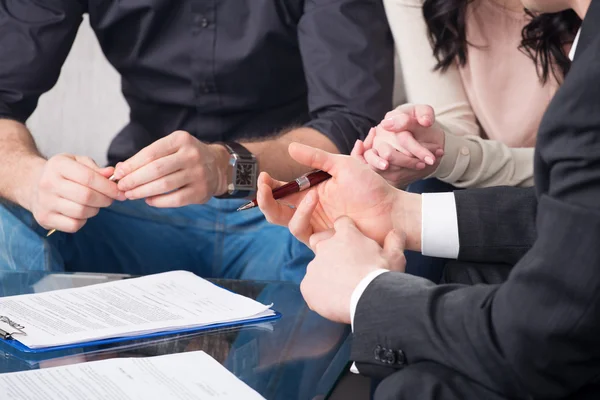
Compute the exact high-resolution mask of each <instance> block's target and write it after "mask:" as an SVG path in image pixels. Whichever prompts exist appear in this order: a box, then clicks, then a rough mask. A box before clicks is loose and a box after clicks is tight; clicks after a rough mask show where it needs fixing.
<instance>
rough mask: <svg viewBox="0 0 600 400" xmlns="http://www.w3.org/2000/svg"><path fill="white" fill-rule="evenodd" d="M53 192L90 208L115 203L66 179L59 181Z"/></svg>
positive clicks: (109, 198)
mask: <svg viewBox="0 0 600 400" xmlns="http://www.w3.org/2000/svg"><path fill="white" fill-rule="evenodd" d="M53 192H54V194H56V195H58V196H59V197H61V198H63V199H66V200H70V201H72V202H75V203H77V204H81V205H83V206H88V207H94V208H103V207H108V206H110V205H111V204H112V202H113V199H112V198H111V197H108V196H105V195H104V194H102V193H99V192H96V191H95V190H93V189H90V188H89V187H86V186H83V185H80V184H78V183H75V182H73V181H69V180H66V179H63V180H61V181H59V182H58V183H57V184H56V186H55V189H54V190H53Z"/></svg>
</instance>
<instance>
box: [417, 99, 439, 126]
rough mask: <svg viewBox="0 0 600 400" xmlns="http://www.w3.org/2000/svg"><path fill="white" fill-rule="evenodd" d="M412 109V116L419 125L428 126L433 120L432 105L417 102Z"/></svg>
mask: <svg viewBox="0 0 600 400" xmlns="http://www.w3.org/2000/svg"><path fill="white" fill-rule="evenodd" d="M413 110H414V114H413V116H414V117H415V118H417V120H418V121H419V123H420V124H421V126H424V127H426V128H428V127H430V126H431V125H433V123H434V122H435V111H434V110H433V107H431V106H429V105H426V104H418V105H416V106H415V107H414V109H413Z"/></svg>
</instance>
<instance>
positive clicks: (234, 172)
mask: <svg viewBox="0 0 600 400" xmlns="http://www.w3.org/2000/svg"><path fill="white" fill-rule="evenodd" d="M216 144H220V145H222V146H224V147H225V148H226V149H227V151H228V152H229V155H230V158H229V166H228V169H229V171H228V172H229V179H230V181H229V182H228V185H227V192H226V193H224V194H222V195H220V196H215V197H216V198H218V199H231V198H246V197H250V196H251V195H252V194H254V193H256V187H257V183H256V182H257V180H258V163H257V161H256V157H255V156H254V154H252V153H251V152H250V151H249V150H248V149H247V148H246V147H244V146H242V145H241V144H239V143H236V142H218V143H216Z"/></svg>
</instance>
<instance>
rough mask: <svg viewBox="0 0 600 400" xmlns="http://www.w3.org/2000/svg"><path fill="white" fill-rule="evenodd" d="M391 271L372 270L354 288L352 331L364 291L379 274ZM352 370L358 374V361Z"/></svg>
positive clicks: (351, 309)
mask: <svg viewBox="0 0 600 400" xmlns="http://www.w3.org/2000/svg"><path fill="white" fill-rule="evenodd" d="M386 272H389V271H388V270H387V269H377V270H375V271H372V272H370V273H369V274H368V275H367V276H365V277H364V278H363V279H362V281H360V283H359V284H358V285H357V286H356V288H354V291H353V292H352V296H351V297H350V322H351V323H352V332H354V315H355V314H356V307H358V301H359V300H360V298H361V297H362V295H363V293H364V292H365V290H366V289H367V287H368V286H369V285H370V284H371V282H373V280H375V278H377V277H378V276H379V275H381V274H383V273H386ZM350 372H352V373H353V374H358V373H359V372H358V368H357V367H356V363H352V366H351V367H350Z"/></svg>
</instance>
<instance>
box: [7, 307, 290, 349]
mask: <svg viewBox="0 0 600 400" xmlns="http://www.w3.org/2000/svg"><path fill="white" fill-rule="evenodd" d="M280 318H281V313H279V312H278V311H275V315H269V316H266V317H260V318H254V319H245V320H243V321H235V322H224V323H218V324H212V325H204V326H200V327H194V328H185V329H177V330H166V331H161V332H154V333H149V334H146V335H137V336H121V337H115V338H109V339H101V340H94V341H91V342H82V343H74V344H67V345H61V346H52V347H40V348H35V349H32V348H29V347H27V346H25V345H24V344H23V343H21V342H19V341H18V340H17V339H0V341H2V343H5V344H7V345H8V346H10V347H12V348H14V349H15V350H17V351H19V352H22V353H27V354H44V353H49V352H53V351H60V350H70V349H85V348H86V347H93V346H100V345H105V344H111V343H122V342H128V341H133V340H140V339H152V338H157V337H161V336H168V335H177V334H180V333H193V332H203V331H212V330H216V329H223V328H235V327H240V326H244V325H254V324H259V323H263V322H270V321H275V320H278V319H280Z"/></svg>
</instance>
